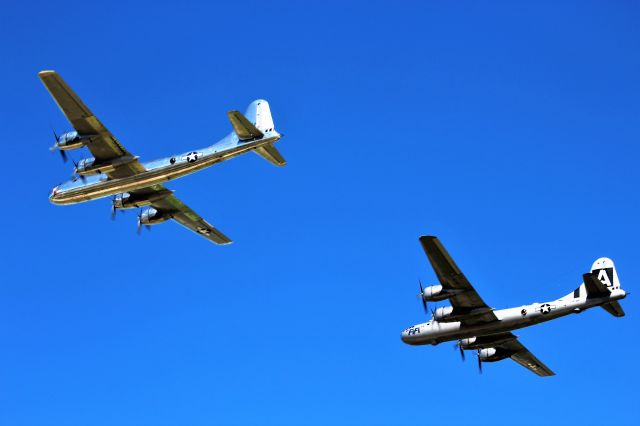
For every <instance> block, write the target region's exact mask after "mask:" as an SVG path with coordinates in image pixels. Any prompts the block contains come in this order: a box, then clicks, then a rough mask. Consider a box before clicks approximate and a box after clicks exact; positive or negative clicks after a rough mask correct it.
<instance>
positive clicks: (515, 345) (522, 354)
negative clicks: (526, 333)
mask: <svg viewBox="0 0 640 426" xmlns="http://www.w3.org/2000/svg"><path fill="white" fill-rule="evenodd" d="M496 349H498V350H499V349H503V350H506V351H508V352H511V353H513V355H511V359H512V360H514V361H515V362H517V363H518V364H520V365H521V366H523V367H524V368H526V369H528V370H530V371H532V372H534V373H536V374H537V375H538V376H541V377H547V376H555V374H556V373H554V372H553V371H551V369H549V367H547V366H546V365H544V364H543V363H542V361H540V360H539V359H538V358H536V357H535V355H533V354H532V353H531V352H529V349H527V348H525V347H524V345H523V344H522V343H520V342H519V341H518V339H513V340H509V341H507V342H505V343H502V344H501V345H498V346H496Z"/></svg>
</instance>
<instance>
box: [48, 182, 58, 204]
mask: <svg viewBox="0 0 640 426" xmlns="http://www.w3.org/2000/svg"><path fill="white" fill-rule="evenodd" d="M57 195H58V187H57V186H54V187H53V189H51V192H50V193H49V201H53V200H55V198H56V196H57Z"/></svg>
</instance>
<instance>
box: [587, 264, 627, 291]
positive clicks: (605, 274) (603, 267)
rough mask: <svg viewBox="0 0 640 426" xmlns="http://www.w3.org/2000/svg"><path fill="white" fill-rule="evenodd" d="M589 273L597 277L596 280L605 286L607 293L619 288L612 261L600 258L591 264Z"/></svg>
mask: <svg viewBox="0 0 640 426" xmlns="http://www.w3.org/2000/svg"><path fill="white" fill-rule="evenodd" d="M591 272H592V273H594V274H596V275H597V276H598V279H599V280H600V281H601V282H602V284H604V285H606V286H607V289H608V290H609V291H613V290H617V289H619V288H620V281H619V280H618V273H617V272H616V267H615V266H614V265H613V260H611V259H609V258H606V257H601V258H600V259H598V260H596V261H595V262H593V265H592V266H591Z"/></svg>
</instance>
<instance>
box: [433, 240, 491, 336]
mask: <svg viewBox="0 0 640 426" xmlns="http://www.w3.org/2000/svg"><path fill="white" fill-rule="evenodd" d="M420 244H422V248H423V249H424V252H425V253H426V254H427V258H428V259H429V263H431V266H432V267H433V270H434V271H435V273H436V275H437V276H438V280H439V281H440V284H441V285H442V287H443V288H444V289H447V290H454V291H455V292H456V293H455V294H454V295H453V296H452V297H451V298H450V299H449V301H450V302H451V306H453V308H454V309H458V310H461V311H464V310H468V311H470V313H469V315H468V316H466V317H463V318H462V320H461V322H462V323H463V325H474V324H482V323H487V322H492V321H498V318H497V317H496V316H495V314H494V313H493V310H492V309H491V308H490V307H489V306H487V304H486V303H484V301H483V300H482V298H481V297H480V295H479V294H478V293H477V292H476V291H475V289H474V288H473V286H472V285H471V283H469V281H468V280H467V278H466V277H465V276H464V274H463V273H462V271H461V270H460V268H458V265H456V263H455V262H454V261H453V259H452V258H451V256H449V253H447V250H445V248H444V246H443V245H442V243H441V242H440V240H438V238H436V237H432V236H422V237H420Z"/></svg>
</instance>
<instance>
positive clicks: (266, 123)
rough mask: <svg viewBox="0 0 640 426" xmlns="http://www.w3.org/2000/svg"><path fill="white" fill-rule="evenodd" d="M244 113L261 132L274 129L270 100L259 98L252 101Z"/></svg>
mask: <svg viewBox="0 0 640 426" xmlns="http://www.w3.org/2000/svg"><path fill="white" fill-rule="evenodd" d="M244 115H245V117H247V119H248V120H249V121H250V122H251V123H253V125H254V126H256V127H257V128H258V130H260V131H261V132H263V133H266V132H270V131H273V130H274V125H273V118H272V117H271V109H270V108H269V102H267V101H265V100H264V99H257V100H255V101H253V102H251V103H250V104H249V107H247V112H246V113H245V114H244Z"/></svg>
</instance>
